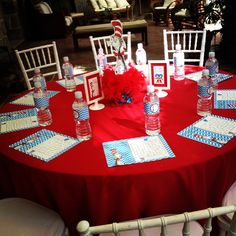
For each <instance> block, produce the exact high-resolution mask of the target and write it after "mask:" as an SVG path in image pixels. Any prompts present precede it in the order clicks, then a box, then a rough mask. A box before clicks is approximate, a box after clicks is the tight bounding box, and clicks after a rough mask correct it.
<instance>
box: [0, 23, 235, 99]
mask: <svg viewBox="0 0 236 236" xmlns="http://www.w3.org/2000/svg"><path fill="white" fill-rule="evenodd" d="M164 28H167V27H166V26H160V25H155V23H154V22H153V21H148V45H147V46H144V48H145V50H146V52H147V57H148V59H149V60H154V59H155V60H162V59H164V52H163V34H162V32H163V29H164ZM132 36H133V37H132V58H133V59H135V51H136V48H137V43H139V42H141V35H139V34H133V35H132ZM51 41H53V40H47V41H34V42H24V43H23V44H22V45H20V47H19V49H24V48H30V47H33V46H37V45H43V44H46V43H48V42H51ZM55 41H56V44H57V49H58V54H59V59H60V62H62V58H63V57H64V56H68V57H69V58H70V60H71V62H72V64H73V65H74V66H81V67H85V68H86V70H93V69H95V63H94V58H93V54H92V50H91V45H90V42H89V39H80V40H79V49H78V50H76V51H75V50H74V47H73V40H72V36H71V35H68V36H67V37H66V38H63V39H55ZM218 41H219V40H216V42H218ZM213 47H214V48H213V49H214V50H216V51H217V48H218V46H215V45H213ZM217 56H219V58H218V59H219V62H220V69H221V70H225V71H228V72H231V73H234V74H235V73H236V68H235V67H232V66H230V65H227V64H225V63H224V60H223V59H222V58H220V54H219V55H218V54H217V52H216V57H217ZM12 57H13V62H14V65H12V67H14V68H16V71H17V68H18V64H17V61H16V59H15V58H14V57H15V55H12ZM18 75H19V77H20V76H21V73H20V72H18ZM21 87H22V88H23V89H24V83H22V86H21ZM18 90H20V89H16V91H15V90H14V89H11V88H10V89H9V91H5V94H4V96H0V98H1V97H2V99H0V103H2V102H5V101H6V98H8V99H9V97H10V98H11V97H12V96H14V95H15V94H17V93H19V91H18ZM1 93H2V92H1ZM1 100H3V101H2V102H1Z"/></svg>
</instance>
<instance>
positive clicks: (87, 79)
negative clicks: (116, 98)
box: [84, 70, 104, 104]
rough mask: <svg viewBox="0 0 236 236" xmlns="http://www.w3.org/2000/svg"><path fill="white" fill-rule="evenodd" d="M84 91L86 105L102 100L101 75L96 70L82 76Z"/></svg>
mask: <svg viewBox="0 0 236 236" xmlns="http://www.w3.org/2000/svg"><path fill="white" fill-rule="evenodd" d="M84 90H85V95H86V100H87V103H88V104H92V103H95V102H98V101H100V100H102V99H103V98H104V95H103V91H102V81H101V75H100V72H99V71H98V70H97V71H93V72H90V73H86V74H84Z"/></svg>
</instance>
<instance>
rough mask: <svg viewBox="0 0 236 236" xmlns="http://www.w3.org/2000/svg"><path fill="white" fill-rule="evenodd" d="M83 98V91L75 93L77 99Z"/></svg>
mask: <svg viewBox="0 0 236 236" xmlns="http://www.w3.org/2000/svg"><path fill="white" fill-rule="evenodd" d="M82 97H83V95H82V92H81V91H76V92H75V98H77V99H80V98H82Z"/></svg>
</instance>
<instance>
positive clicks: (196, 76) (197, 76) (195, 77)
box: [185, 71, 233, 83]
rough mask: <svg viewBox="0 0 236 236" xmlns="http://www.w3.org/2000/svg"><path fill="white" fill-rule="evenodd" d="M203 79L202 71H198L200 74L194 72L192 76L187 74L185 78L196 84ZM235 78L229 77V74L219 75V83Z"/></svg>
mask: <svg viewBox="0 0 236 236" xmlns="http://www.w3.org/2000/svg"><path fill="white" fill-rule="evenodd" d="M201 77H202V71H198V72H193V73H190V74H186V75H185V78H187V79H189V80H193V81H195V82H198V80H200V79H201ZM231 77H233V75H229V74H223V73H218V74H217V80H218V83H219V82H222V81H224V80H227V79H229V78H231Z"/></svg>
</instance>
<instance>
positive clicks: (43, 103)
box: [34, 97, 49, 108]
mask: <svg viewBox="0 0 236 236" xmlns="http://www.w3.org/2000/svg"><path fill="white" fill-rule="evenodd" d="M34 104H35V106H36V107H37V108H40V107H48V105H49V103H48V97H42V98H34Z"/></svg>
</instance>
